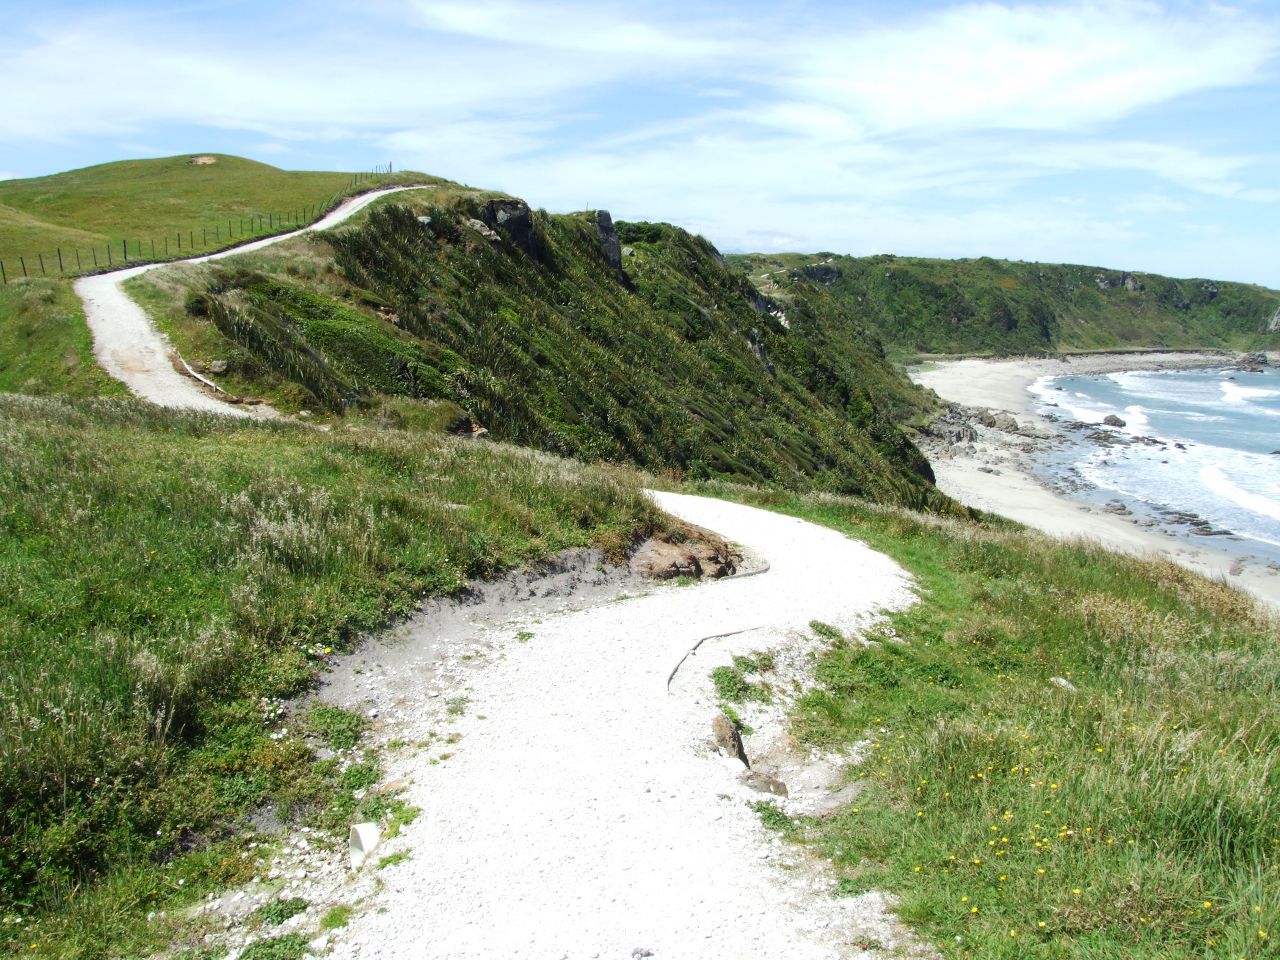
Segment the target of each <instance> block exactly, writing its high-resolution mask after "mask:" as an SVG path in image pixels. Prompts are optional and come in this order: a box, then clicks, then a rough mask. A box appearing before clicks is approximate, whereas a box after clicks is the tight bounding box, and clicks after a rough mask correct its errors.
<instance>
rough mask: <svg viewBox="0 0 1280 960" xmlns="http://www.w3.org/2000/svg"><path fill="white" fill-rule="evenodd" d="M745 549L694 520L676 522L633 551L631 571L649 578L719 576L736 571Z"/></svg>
mask: <svg viewBox="0 0 1280 960" xmlns="http://www.w3.org/2000/svg"><path fill="white" fill-rule="evenodd" d="M741 563H742V550H741V549H740V548H738V547H736V546H735V545H733V544H731V543H730V542H729V541H728V540H726V539H724V537H722V536H720V535H719V534H717V533H712V532H711V531H710V530H704V529H702V528H701V527H697V526H694V525H693V524H691V523H683V522H681V523H676V524H674V525H673V526H672V528H671V529H670V530H669V531H667V532H664V533H660V534H656V535H655V536H653V537H652V538H650V539H648V540H646V541H645V542H644V543H642V544H640V546H639V547H638V548H637V549H636V551H635V553H633V554H632V555H631V560H630V564H629V566H630V568H631V572H632V573H633V574H634V575H636V576H639V577H645V578H647V579H650V580H671V579H673V578H675V577H693V578H694V579H701V578H704V577H705V578H707V579H710V580H718V579H720V578H721V577H727V576H731V575H733V574H734V573H737V571H738V567H739V565H740V564H741Z"/></svg>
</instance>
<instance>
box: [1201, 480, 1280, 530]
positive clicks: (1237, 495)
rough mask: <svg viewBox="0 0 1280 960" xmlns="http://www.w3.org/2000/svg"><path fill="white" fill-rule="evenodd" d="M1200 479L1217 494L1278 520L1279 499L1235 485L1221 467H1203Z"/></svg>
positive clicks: (1279, 517)
mask: <svg viewBox="0 0 1280 960" xmlns="http://www.w3.org/2000/svg"><path fill="white" fill-rule="evenodd" d="M1200 480H1201V482H1202V483H1204V485H1205V486H1206V487H1207V488H1208V489H1210V490H1211V491H1213V492H1214V493H1216V494H1217V495H1218V496H1220V497H1223V498H1225V499H1227V500H1230V501H1232V502H1233V503H1237V504H1239V505H1240V506H1242V507H1244V508H1245V509H1246V510H1249V511H1251V512H1252V513H1257V514H1261V515H1262V516H1264V517H1270V518H1271V519H1272V520H1280V501H1278V500H1273V499H1271V498H1270V497H1267V496H1264V495H1262V494H1260V493H1252V492H1250V491H1248V490H1245V489H1243V488H1242V487H1239V486H1237V485H1236V484H1234V483H1232V482H1231V478H1230V477H1228V476H1227V475H1226V473H1224V472H1223V470H1222V468H1221V467H1203V468H1202V469H1201V470H1200Z"/></svg>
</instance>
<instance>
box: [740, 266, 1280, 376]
mask: <svg viewBox="0 0 1280 960" xmlns="http://www.w3.org/2000/svg"><path fill="white" fill-rule="evenodd" d="M733 263H734V265H735V266H737V267H738V268H739V269H742V270H746V271H748V272H749V273H750V275H751V277H752V279H753V281H754V282H755V283H756V284H757V286H759V287H760V289H762V290H764V291H765V292H767V293H768V294H769V295H771V296H773V297H776V298H778V299H780V300H782V301H785V300H787V299H789V298H792V297H794V298H796V299H798V300H801V301H804V302H808V303H811V304H814V305H815V307H816V308H817V309H823V308H824V307H823V305H826V307H825V308H826V309H845V310H848V311H850V312H851V313H852V315H853V316H855V317H857V318H858V320H859V321H860V322H861V323H863V324H865V325H866V326H867V327H868V328H869V329H871V330H873V331H874V332H875V333H876V334H878V335H879V336H880V337H881V338H882V339H883V340H884V342H885V343H886V344H887V345H889V346H890V347H891V348H896V350H897V351H899V352H902V351H909V352H918V353H996V354H1009V353H1035V352H1040V351H1046V350H1059V349H1075V350H1096V349H1106V348H1126V347H1169V348H1183V349H1185V348H1196V347H1222V348H1230V349H1261V348H1263V347H1270V348H1273V349H1274V348H1276V347H1280V329H1277V330H1270V329H1269V327H1270V325H1271V324H1272V322H1273V318H1274V317H1276V316H1277V311H1280V292H1277V291H1275V290H1268V289H1266V288H1263V287H1256V286H1251V285H1248V284H1243V283H1227V282H1219V281H1213V280H1174V279H1171V278H1169V277H1162V276H1158V275H1156V274H1150V273H1126V272H1122V271H1118V270H1106V269H1102V268H1099V267H1085V266H1073V265H1067V264H1045V263H1021V262H1018V263H1013V262H1010V261H1007V260H992V259H990V258H987V257H983V258H981V259H978V260H926V259H920V258H914V257H894V256H876V257H842V256H835V255H832V254H817V255H813V256H809V255H797V254H782V255H779V256H763V255H757V254H749V255H744V256H738V257H734V258H733Z"/></svg>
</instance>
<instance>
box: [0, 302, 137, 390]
mask: <svg viewBox="0 0 1280 960" xmlns="http://www.w3.org/2000/svg"><path fill="white" fill-rule="evenodd" d="M0 392H3V393H26V394H33V395H45V396H47V395H50V394H65V395H67V396H76V397H91V396H108V397H119V396H125V395H126V394H127V393H128V391H127V390H126V389H125V387H124V385H123V384H121V383H120V382H119V381H117V380H113V379H112V378H111V377H109V376H107V374H106V373H105V372H104V371H103V370H102V368H100V367H99V366H98V364H97V361H96V360H95V359H94V357H93V338H92V337H91V336H90V335H89V328H88V327H87V326H85V320H84V309H83V307H82V306H81V304H80V299H79V298H78V297H77V296H76V295H75V293H73V292H72V290H71V286H70V284H67V283H65V282H61V281H58V280H26V281H20V282H17V283H11V284H9V285H8V286H0Z"/></svg>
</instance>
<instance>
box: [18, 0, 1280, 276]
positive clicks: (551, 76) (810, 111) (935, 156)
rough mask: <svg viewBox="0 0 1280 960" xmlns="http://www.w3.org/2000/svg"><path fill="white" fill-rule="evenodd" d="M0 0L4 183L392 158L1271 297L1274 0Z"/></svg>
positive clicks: (714, 219)
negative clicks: (180, 157)
mask: <svg viewBox="0 0 1280 960" xmlns="http://www.w3.org/2000/svg"><path fill="white" fill-rule="evenodd" d="M105 6H106V5H104V4H101V3H82V2H71V3H64V4H62V5H60V6H59V8H58V10H57V16H56V18H55V17H54V16H52V15H51V8H49V7H48V6H47V5H46V6H39V5H23V6H22V7H18V6H17V5H10V9H8V10H7V11H6V13H5V25H6V29H5V32H4V34H3V35H2V36H0V89H4V90H6V91H8V92H9V93H8V95H7V96H6V97H5V105H4V107H3V109H0V176H35V175H39V174H43V173H51V172H54V171H58V170H66V169H71V168H75V167H80V166H86V165H89V164H93V163H100V162H105V161H108V160H117V159H124V158H127V157H143V156H168V155H172V154H179V153H189V152H190V153H195V152H226V153H238V154H242V155H246V156H250V157H254V158H256V159H260V160H265V161H267V162H270V163H275V164H277V165H279V166H282V167H286V168H290V169H358V168H368V167H370V166H372V165H373V164H375V163H385V162H387V161H392V162H394V163H395V164H396V166H397V167H398V168H414V169H419V170H425V171H427V172H430V173H435V174H439V175H442V176H446V177H450V178H453V179H457V180H461V181H464V182H466V183H471V184H474V185H477V186H485V187H492V188H496V189H502V190H507V191H509V192H511V193H514V194H517V195H519V196H522V197H524V198H526V199H527V200H528V201H529V202H530V203H532V204H533V205H535V206H542V207H546V208H547V209H549V210H553V211H562V210H574V209H583V208H587V207H605V208H608V209H610V210H611V211H612V212H613V214H614V216H615V218H623V219H662V220H670V221H673V222H676V223H679V224H681V225H683V226H686V227H688V228H690V229H693V230H695V231H698V232H700V233H703V234H705V235H706V236H707V237H709V238H710V239H711V240H713V241H714V242H715V243H716V244H717V245H719V246H720V247H721V248H722V249H725V250H765V251H773V250H834V251H838V252H842V253H853V254H869V253H885V252H889V253H899V254H916V255H922V256H943V257H962V256H975V257H976V256H984V255H986V256H996V257H1008V258H1011V259H1022V260H1042V261H1067V262H1075V263H1091V264H1100V265H1105V266H1111V267H1116V268H1121V269H1133V270H1150V271H1156V272H1163V273H1169V274H1174V275H1178V276H1211V277H1215V278H1223V279H1234V280H1246V281H1252V282H1259V283H1266V284H1268V285H1271V286H1276V287H1280V256H1278V255H1277V239H1278V238H1280V230H1278V229H1277V228H1278V227H1280V219H1278V215H1280V124H1278V123H1277V122H1276V119H1277V118H1278V117H1280V2H1276V0H1266V2H1263V0H1225V2H1217V3H1208V2H1198V0H1197V2H1192V0H1171V2H1160V0H1092V2H1075V0H1071V2H1046V3H1034V4H1032V3H1015V2H1010V0H1005V2H975V3H951V2H936V0H935V2H915V3H911V2H899V3H889V2H882V0H876V2H865V3H835V2H817V0H773V2H769V3H757V2H754V0H745V2H743V0H740V2H734V3H727V2H726V3H719V2H707V3H697V2H684V3H676V2H670V0H651V2H649V3H645V4H638V3H634V2H632V3H625V4H624V3H612V2H609V0H587V2H579V0H553V2H546V3H521V2H487V0H443V2H435V0H366V2H361V3H350V2H345V0H322V2H297V3H288V4H275V3H271V2H264V0H258V2H244V0H220V2H187V3H182V2H176V3H164V4H159V3H140V2H136V0H118V2H115V3H113V4H112V5H111V6H110V9H104V8H105Z"/></svg>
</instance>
